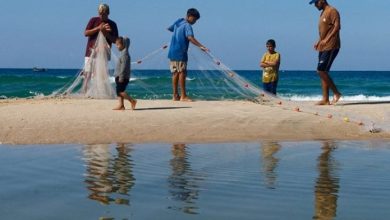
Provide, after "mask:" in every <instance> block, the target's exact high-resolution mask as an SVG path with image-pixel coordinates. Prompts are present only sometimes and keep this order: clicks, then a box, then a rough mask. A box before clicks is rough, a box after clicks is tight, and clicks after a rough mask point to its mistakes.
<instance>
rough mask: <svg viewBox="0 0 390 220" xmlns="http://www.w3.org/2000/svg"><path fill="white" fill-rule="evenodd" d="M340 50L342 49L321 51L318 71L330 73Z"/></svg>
mask: <svg viewBox="0 0 390 220" xmlns="http://www.w3.org/2000/svg"><path fill="white" fill-rule="evenodd" d="M339 50H340V49H334V50H327V51H321V52H320V53H319V54H318V66H317V70H318V71H325V72H329V70H330V67H331V66H332V64H333V61H334V59H335V58H336V56H337V54H338V53H339Z"/></svg>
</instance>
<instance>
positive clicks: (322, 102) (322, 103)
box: [316, 100, 330, 105]
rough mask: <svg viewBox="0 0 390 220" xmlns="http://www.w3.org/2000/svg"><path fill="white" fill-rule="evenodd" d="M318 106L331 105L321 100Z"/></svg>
mask: <svg viewBox="0 0 390 220" xmlns="http://www.w3.org/2000/svg"><path fill="white" fill-rule="evenodd" d="M316 105H330V103H329V101H324V100H321V101H319V102H317V103H316Z"/></svg>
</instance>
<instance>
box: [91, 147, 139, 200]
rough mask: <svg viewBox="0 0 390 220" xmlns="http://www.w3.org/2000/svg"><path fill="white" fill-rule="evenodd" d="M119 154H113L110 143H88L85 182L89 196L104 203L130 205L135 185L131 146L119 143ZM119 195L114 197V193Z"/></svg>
mask: <svg viewBox="0 0 390 220" xmlns="http://www.w3.org/2000/svg"><path fill="white" fill-rule="evenodd" d="M116 150H117V152H118V154H117V155H116V156H113V155H112V154H111V152H110V146H109V145H88V146H86V147H85V151H84V153H85V155H84V157H85V161H86V166H87V171H86V175H85V176H86V177H85V182H86V184H87V188H88V189H89V191H90V195H89V196H88V198H90V199H92V200H96V201H99V202H101V203H102V204H106V205H108V204H110V203H112V202H115V203H116V204H125V205H129V198H128V197H129V191H130V189H131V187H133V185H134V181H135V178H134V176H133V174H132V166H133V163H132V160H131V156H130V152H131V148H129V146H126V145H124V144H118V147H117V148H116ZM114 193H115V195H118V197H117V198H113V197H112V196H113V194H114Z"/></svg>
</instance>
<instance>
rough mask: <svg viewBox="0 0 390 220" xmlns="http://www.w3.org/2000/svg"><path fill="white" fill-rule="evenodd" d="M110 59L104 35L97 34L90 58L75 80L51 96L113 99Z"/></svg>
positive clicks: (109, 50) (109, 51)
mask: <svg viewBox="0 0 390 220" xmlns="http://www.w3.org/2000/svg"><path fill="white" fill-rule="evenodd" d="M110 57H111V48H110V46H109V44H108V43H107V41H106V38H105V37H104V35H103V34H102V33H101V32H99V34H98V37H97V40H96V43H95V46H94V49H92V52H91V56H90V57H89V59H87V60H86V64H85V66H84V68H83V69H82V70H81V71H80V72H79V73H78V74H77V76H76V79H75V80H74V81H73V82H72V83H71V84H70V85H65V86H64V87H63V88H61V89H59V90H57V91H55V92H54V93H53V94H52V95H53V96H68V97H79V98H83V97H87V98H94V99H112V98H115V92H114V89H113V85H112V79H111V78H110V71H109V60H110Z"/></svg>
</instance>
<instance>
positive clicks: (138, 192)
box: [0, 141, 390, 220]
mask: <svg viewBox="0 0 390 220" xmlns="http://www.w3.org/2000/svg"><path fill="white" fill-rule="evenodd" d="M389 164H390V142H388V141H377V142H376V141H372V142H333V141H312V142H279V143H278V142H259V143H226V144H172V145H168V144H134V145H132V144H113V145H86V146H82V145H43V146H42V145H28V146H27V145H24V146H9V145H0V175H1V177H0V198H1V203H0V219H12V220H18V219H29V220H32V219H40V220H41V219H121V220H123V219H162V220H165V219H213V220H218V219H224V220H225V219H327V220H329V219H354V220H356V219H389V218H390V166H389Z"/></svg>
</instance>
